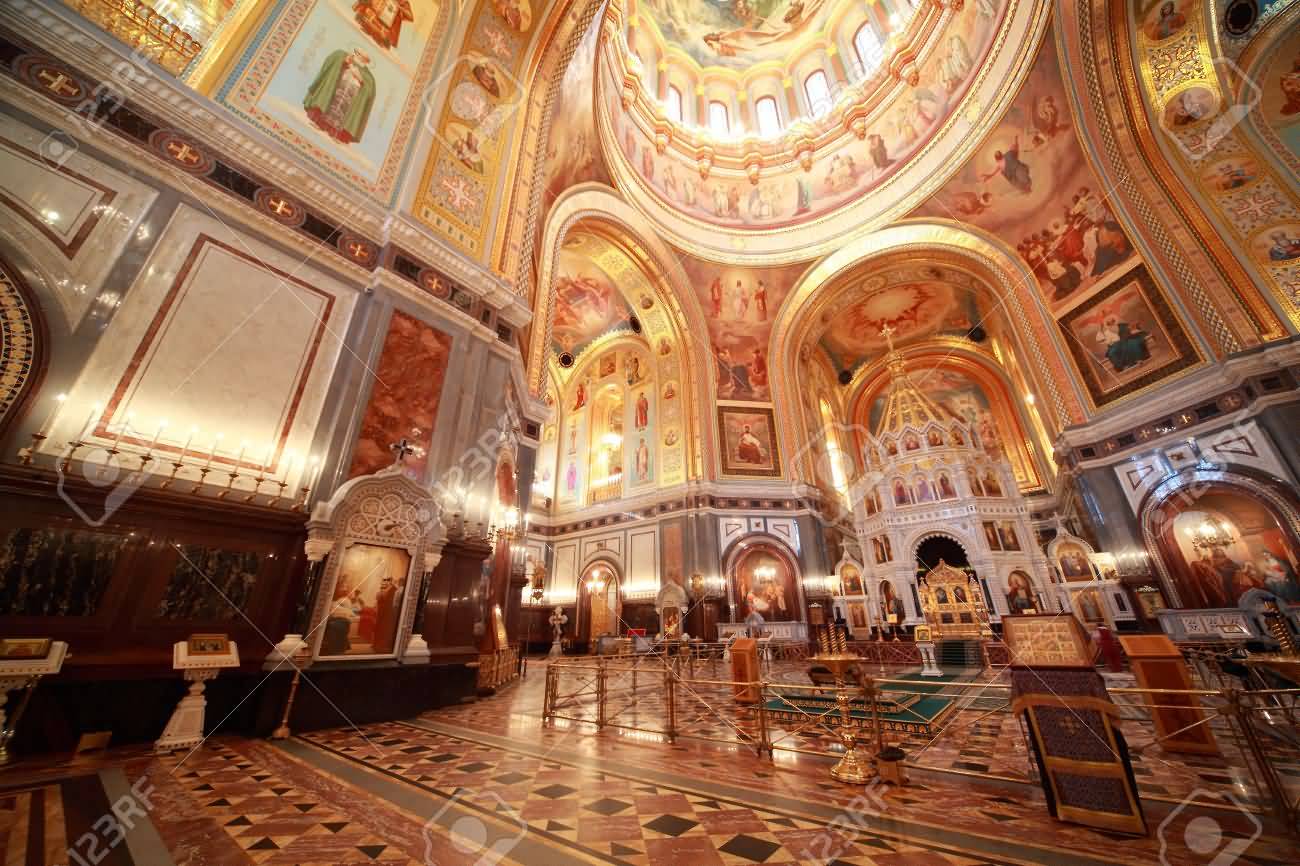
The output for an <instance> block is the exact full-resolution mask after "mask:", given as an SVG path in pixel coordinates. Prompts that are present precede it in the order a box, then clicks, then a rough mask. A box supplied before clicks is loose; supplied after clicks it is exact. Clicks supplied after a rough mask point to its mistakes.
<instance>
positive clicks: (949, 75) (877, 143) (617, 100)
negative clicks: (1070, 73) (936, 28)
mask: <svg viewBox="0 0 1300 866" xmlns="http://www.w3.org/2000/svg"><path fill="white" fill-rule="evenodd" d="M739 5H740V6H742V7H743V6H750V5H751V4H748V3H745V4H739ZM682 8H683V9H685V7H682ZM700 8H701V9H706V10H708V13H706V14H711V13H712V12H714V11H717V12H718V14H719V15H727V14H731V13H730V12H727V11H722V10H728V9H729V8H730V7H727V6H722V5H715V4H706V5H705V6H704V7H700ZM787 8H791V7H787ZM1004 12H1005V7H1004V6H1003V4H1001V3H998V2H987V3H983V2H981V3H972V4H966V5H964V6H962V7H961V9H960V10H957V11H955V12H954V13H953V17H952V18H951V19H949V22H948V24H947V25H946V26H947V30H946V31H945V34H946V35H945V36H944V38H943V39H942V42H941V45H940V46H939V47H938V49H937V50H935V51H931V52H928V53H927V55H926V57H925V59H924V60H923V61H922V64H921V68H920V70H919V71H918V83H917V84H916V86H910V87H907V88H906V89H905V92H904V93H903V94H901V95H900V96H899V97H898V98H897V99H896V100H894V102H893V103H891V104H890V105H889V107H888V108H886V109H884V110H883V111H882V112H880V113H877V114H876V116H875V117H874V118H873V120H872V121H871V123H870V125H869V128H868V130H867V131H866V133H865V134H864V137H863V138H862V139H859V138H858V137H857V136H853V135H845V136H841V137H840V138H839V139H838V140H837V141H836V142H835V143H833V144H831V145H829V146H827V147H825V148H823V149H821V150H820V151H819V152H818V153H816V154H815V155H814V157H813V159H812V163H811V167H810V168H809V169H808V170H804V169H803V168H802V167H801V166H799V165H798V164H797V163H790V164H789V165H788V166H783V167H780V168H777V169H775V170H774V169H773V168H769V169H768V170H767V171H765V172H763V173H762V176H761V177H760V179H759V181H758V182H757V183H751V182H750V181H749V179H748V178H747V177H745V176H743V175H740V174H739V173H734V174H733V173H724V172H714V173H713V174H712V175H711V176H709V177H708V178H704V179H701V178H700V177H699V175H698V172H697V168H696V165H695V161H694V158H690V159H688V158H687V156H686V155H685V154H684V153H681V152H678V151H676V150H674V149H672V148H670V149H669V150H668V151H667V152H665V153H663V154H660V153H658V152H657V150H656V147H655V143H654V141H653V136H652V134H650V133H649V132H648V131H647V130H645V129H644V128H642V127H641V126H640V125H638V124H637V123H636V122H635V121H633V119H632V118H631V117H630V116H629V115H628V114H627V112H626V111H625V110H624V108H623V106H622V102H621V99H622V82H621V81H619V80H615V79H614V78H613V77H612V76H613V74H614V73H613V66H614V65H615V64H613V63H606V64H604V67H605V69H606V72H605V76H604V77H603V78H602V79H601V84H600V86H601V88H602V89H603V94H602V96H603V100H604V106H605V109H606V111H605V114H606V116H607V117H608V118H610V120H611V124H610V129H609V132H610V134H611V135H612V137H613V139H614V140H615V141H616V142H617V148H618V150H619V151H620V152H621V156H622V158H623V159H624V160H626V163H627V165H628V167H629V168H630V169H631V170H632V171H633V172H635V173H637V174H638V175H639V176H640V179H641V180H642V181H643V182H644V183H645V184H646V186H647V187H649V188H650V189H651V190H652V191H653V192H654V193H655V194H656V195H658V196H659V197H660V198H661V199H662V200H663V201H665V202H666V203H668V204H669V205H671V206H672V207H674V208H675V209H677V210H678V211H681V212H682V213H684V214H686V215H688V216H691V217H695V218H698V219H703V220H706V221H708V222H711V223H716V224H720V225H725V226H728V227H734V228H755V229H758V228H763V229H769V228H778V227H781V226H788V225H795V224H799V223H804V222H807V221H810V220H813V219H815V218H817V217H819V216H822V215H825V214H827V213H829V212H831V211H833V210H835V209H837V208H839V207H842V206H844V205H847V204H849V203H851V202H854V201H856V200H858V199H860V198H861V197H862V196H863V194H864V193H866V192H867V191H868V190H870V189H873V188H875V187H878V186H880V185H881V184H883V183H884V182H885V181H887V180H888V179H889V178H890V177H891V176H892V175H894V174H896V173H897V172H898V171H900V170H901V169H902V168H903V166H904V164H905V163H907V162H908V161H909V160H910V159H911V157H912V156H913V155H914V154H916V153H917V152H918V151H920V150H921V149H922V148H923V147H924V146H925V145H926V144H927V142H928V141H929V140H930V138H931V136H932V135H933V133H934V132H935V131H936V130H938V129H940V128H941V127H942V125H943V124H944V122H945V121H946V120H947V119H948V117H949V115H950V114H951V113H952V112H953V111H954V110H955V109H956V107H957V105H958V104H959V103H960V102H961V99H962V97H964V96H965V94H966V91H967V89H968V87H969V85H970V82H971V81H972V80H973V79H974V77H975V74H976V72H977V71H978V70H979V68H980V62H981V61H982V60H983V59H984V58H985V57H986V56H987V55H988V53H989V50H990V48H991V47H992V37H993V35H994V34H995V33H996V31H997V28H998V26H1000V23H1001V20H1002V16H1003V13H1004ZM683 14H684V15H685V14H687V13H685V12H683ZM698 14H699V13H697V9H696V7H691V9H690V11H689V18H690V20H691V21H693V22H694V23H692V24H687V25H685V27H686V28H687V32H695V30H696V29H697V28H698V27H699V26H702V24H701V19H700V18H699V17H698ZM804 14H805V16H806V14H807V9H806V7H805V9H804ZM708 34H713V35H717V36H718V37H719V39H723V40H725V39H726V38H727V35H726V34H725V33H719V32H717V31H714V30H710V31H706V32H703V33H700V34H699V38H700V41H701V43H702V42H703V38H704V36H705V35H708ZM692 38H693V37H692ZM706 50H712V49H707V46H706ZM715 53H716V52H715ZM737 60H738V61H740V62H741V63H742V65H745V66H748V65H749V64H751V63H752V62H753V60H752V59H751V58H750V57H747V56H742V55H737ZM1062 105H1064V103H1062ZM822 123H825V121H822ZM736 138H737V140H739V136H737V137H736ZM612 143H613V142H611V144H612ZM725 145H726V142H724V146H725ZM611 158H615V159H616V158H618V156H617V155H615V156H612V157H611ZM1094 188H1095V187H1094Z"/></svg>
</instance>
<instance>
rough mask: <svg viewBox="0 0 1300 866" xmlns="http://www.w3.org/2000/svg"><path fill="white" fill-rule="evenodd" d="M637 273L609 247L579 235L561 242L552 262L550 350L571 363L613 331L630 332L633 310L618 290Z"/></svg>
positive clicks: (603, 240)
mask: <svg viewBox="0 0 1300 866" xmlns="http://www.w3.org/2000/svg"><path fill="white" fill-rule="evenodd" d="M629 267H635V265H634V264H633V263H632V262H631V260H630V258H629V257H628V254H627V252H626V251H624V250H623V249H621V248H620V247H619V246H617V245H616V244H614V243H613V242H612V241H610V240H608V239H606V238H605V237H602V236H600V235H597V234H594V233H592V232H589V231H584V230H582V229H578V230H575V231H572V232H570V233H569V234H568V235H566V236H565V238H564V241H563V242H562V244H561V247H560V253H559V256H558V257H557V261H556V269H555V282H554V286H553V289H552V291H554V293H555V300H554V303H553V306H552V309H551V344H552V346H553V348H554V351H555V353H556V354H557V355H558V354H560V353H564V352H567V353H569V354H571V355H573V356H574V357H577V356H578V355H580V354H582V351H583V350H584V349H586V348H587V347H588V346H590V345H591V344H592V342H593V341H595V340H596V339H598V338H599V337H602V336H604V335H606V334H612V333H614V332H616V331H627V332H629V333H630V332H631V330H632V325H631V318H632V308H631V306H629V304H628V302H627V300H626V299H625V298H624V297H623V293H622V291H621V290H620V288H619V283H620V277H621V276H622V275H623V274H624V273H625V272H626V270H627V269H628V268H629Z"/></svg>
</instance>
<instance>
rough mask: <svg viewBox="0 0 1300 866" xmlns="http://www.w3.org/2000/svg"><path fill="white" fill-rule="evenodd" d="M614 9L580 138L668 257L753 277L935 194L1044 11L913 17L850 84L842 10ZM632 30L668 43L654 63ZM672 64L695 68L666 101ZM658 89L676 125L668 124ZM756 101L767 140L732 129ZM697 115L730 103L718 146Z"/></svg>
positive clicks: (741, 126) (812, 6)
mask: <svg viewBox="0 0 1300 866" xmlns="http://www.w3.org/2000/svg"><path fill="white" fill-rule="evenodd" d="M629 4H634V0H610V6H609V10H608V11H607V13H606V20H605V25H604V29H605V32H606V34H607V38H605V39H602V40H601V42H600V45H599V47H598V50H597V58H596V75H595V79H596V80H595V84H596V121H597V129H598V134H599V137H600V139H601V143H602V150H603V152H604V154H605V158H606V161H607V163H608V169H609V172H610V175H611V177H612V180H613V182H614V185H615V186H617V187H618V189H619V190H620V191H621V192H622V193H623V194H624V195H625V196H626V197H627V198H628V199H629V200H630V201H632V203H633V204H635V205H637V207H638V208H639V209H640V210H642V211H643V212H644V213H645V214H646V215H647V216H648V217H649V218H650V219H651V220H652V222H654V223H655V225H656V228H658V229H659V230H660V231H661V233H662V234H663V236H664V237H665V239H667V240H669V241H670V242H671V243H673V244H674V245H675V246H678V247H680V248H681V249H683V250H684V251H687V252H689V253H691V254H693V255H697V256H700V257H703V258H707V259H713V260H719V259H726V258H728V257H732V256H735V255H737V254H743V255H745V256H746V259H747V260H748V261H749V262H750V263H751V264H756V265H775V264H786V263H790V262H794V261H799V260H807V259H809V258H810V257H815V256H819V255H823V254H825V253H828V252H830V251H831V250H833V249H835V248H836V247H838V246H840V245H842V244H843V243H845V242H846V241H847V240H848V239H850V238H852V237H856V236H859V235H862V234H864V233H866V232H869V231H871V230H873V229H875V228H878V227H879V226H881V225H884V224H886V223H887V222H889V221H891V220H893V219H895V218H897V217H900V216H902V215H903V214H905V213H906V212H907V211H908V210H911V209H912V208H914V207H915V206H916V205H918V204H919V203H920V202H921V201H923V200H924V198H925V197H926V196H928V195H929V194H931V193H932V192H934V191H935V190H936V189H937V188H938V187H939V186H941V185H942V184H943V182H944V181H946V180H947V179H948V177H949V175H951V173H952V172H953V171H955V170H956V169H957V168H959V167H960V166H961V165H962V163H963V162H964V161H965V160H966V158H967V157H968V156H969V154H970V153H971V152H972V151H973V150H974V148H975V147H977V146H978V145H979V143H980V142H981V141H982V140H983V139H984V137H985V136H986V135H987V133H988V132H989V131H990V130H991V129H992V127H993V125H994V124H995V123H996V120H997V118H998V116H999V115H1000V114H1001V112H1002V110H1003V108H1004V107H1005V105H1006V104H1007V103H1008V102H1009V101H1010V100H1011V98H1012V97H1013V96H1014V94H1015V92H1016V90H1017V86H1018V84H1019V82H1020V81H1021V80H1022V79H1023V77H1024V75H1025V74H1026V72H1027V71H1028V67H1029V65H1030V62H1031V61H1032V58H1033V55H1034V52H1035V50H1036V48H1037V46H1038V43H1039V41H1040V37H1041V35H1042V33H1043V32H1044V29H1045V27H1046V22H1047V17H1048V10H1049V6H1048V4H1042V3H1009V2H1005V0H986V2H975V3H945V4H943V5H936V4H919V5H918V6H917V7H916V8H915V11H914V12H913V13H911V17H910V19H908V20H902V19H901V17H900V18H899V25H898V26H899V27H900V28H901V29H899V30H898V31H897V32H893V33H888V32H886V38H885V39H884V40H883V42H884V44H883V45H882V46H881V50H882V52H883V59H882V60H881V61H880V63H879V65H878V67H876V68H874V69H864V64H860V63H858V62H857V61H856V60H854V59H853V58H854V57H856V56H857V55H856V51H857V49H856V47H855V45H854V34H855V32H856V28H858V27H859V25H858V24H857V23H845V22H856V21H861V20H862V14H861V9H862V7H861V6H860V5H854V4H844V3H840V2H837V0H820V2H818V0H803V2H802V3H800V2H799V0H795V2H793V3H791V2H788V0H731V2H728V3H717V2H703V3H697V4H689V5H688V4H686V3H685V2H683V0H641V2H639V3H636V4H635V5H634V10H635V11H634V13H633V14H632V17H631V18H630V19H625V16H627V15H629V14H630V13H629V12H628V10H627V8H625V7H626V6H628V5H629ZM904 8H905V7H904ZM846 9H852V10H853V14H855V15H857V16H858V17H857V18H856V19H850V18H844V17H843V15H845V14H848V13H847V12H846V11H845V10H846ZM841 25H843V26H841ZM883 29H886V30H887V26H886V27H884V28H883ZM648 31H654V32H655V33H657V34H659V35H661V36H662V37H663V38H664V39H665V40H668V42H669V44H670V45H669V50H668V52H667V54H666V55H664V56H660V57H649V56H646V57H641V56H640V55H647V54H650V53H651V52H650V51H649V50H647V45H657V43H656V42H654V41H653V40H651V41H650V42H647V37H644V36H643V34H644V33H646V32H648ZM841 31H843V32H841ZM631 44H635V45H637V46H639V53H634V52H633V50H632V48H630V47H629V46H630V45H631ZM678 55H685V56H687V57H689V58H690V61H691V64H692V65H696V64H698V67H697V69H696V73H695V77H694V78H689V79H687V81H688V82H694V84H693V85H692V86H681V85H683V81H682V79H681V78H680V76H681V75H683V74H686V73H683V72H680V70H678V67H679V66H680V62H679V61H680V57H679V56H678ZM674 70H678V71H674ZM700 70H702V71H700ZM742 70H743V71H742ZM818 71H820V72H823V73H825V75H826V77H827V78H828V79H829V80H830V82H831V85H830V89H831V93H830V98H831V104H830V105H829V108H826V107H822V108H819V109H818V110H817V111H815V112H814V111H812V110H810V108H809V106H810V105H811V98H810V97H807V94H804V93H802V92H799V93H796V91H800V89H801V88H802V89H804V90H806V89H807V80H808V77H809V76H810V75H814V74H815V73H816V72H818ZM769 73H770V74H771V75H772V76H773V78H774V80H775V81H776V82H777V84H775V85H774V86H773V87H774V89H773V90H771V91H769V90H765V88H766V87H768V84H767V83H766V81H765V79H764V77H763V76H764V75H767V74H769ZM675 75H676V76H678V77H676V78H674V77H673V76H675ZM863 75H865V77H862V76H863ZM792 81H793V85H791V82H792ZM670 83H671V84H672V86H673V87H675V88H676V89H677V90H678V91H679V92H680V93H681V94H685V95H686V101H687V102H688V103H689V105H688V108H689V111H688V112H687V113H688V114H689V113H691V112H693V113H694V116H695V121H694V122H688V121H689V120H690V119H689V118H688V119H687V120H686V121H684V120H681V119H671V118H670V117H669V116H668V113H667V108H666V104H665V102H664V101H663V100H664V93H665V92H666V91H667V87H668V85H669V84H670ZM724 85H725V86H726V87H730V88H731V89H732V91H733V92H732V93H731V96H727V94H726V93H724V92H722V91H720V90H719V88H720V87H723V86H724ZM791 87H793V90H792V89H791ZM765 95H770V96H773V98H775V99H776V100H777V103H778V104H779V105H780V109H779V111H780V114H781V129H780V132H779V134H776V135H770V134H769V135H766V136H762V135H759V133H758V132H757V131H756V129H755V126H756V122H755V121H754V120H753V119H752V117H751V116H750V115H751V113H752V109H751V108H750V106H753V105H755V104H756V102H757V100H758V99H761V98H763V97H764V96H765ZM806 97H807V98H806ZM706 102H708V103H713V102H720V103H722V104H728V103H729V104H730V111H731V115H730V116H731V117H732V118H733V120H732V122H731V124H732V125H731V126H730V127H729V131H728V132H727V133H726V134H720V133H719V131H718V130H717V129H704V128H702V127H700V126H699V125H698V118H699V116H700V115H701V114H702V113H703V112H704V108H705V104H706ZM769 132H770V129H769Z"/></svg>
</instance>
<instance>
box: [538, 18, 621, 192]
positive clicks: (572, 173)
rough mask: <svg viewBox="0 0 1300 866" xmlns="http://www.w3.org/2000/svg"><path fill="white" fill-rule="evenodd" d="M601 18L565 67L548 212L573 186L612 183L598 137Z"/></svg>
mask: <svg viewBox="0 0 1300 866" xmlns="http://www.w3.org/2000/svg"><path fill="white" fill-rule="evenodd" d="M599 38H600V26H599V22H597V21H593V22H592V23H591V25H590V26H589V27H588V29H587V33H586V35H584V36H583V37H582V41H581V42H579V43H578V48H577V51H575V52H574V55H573V59H572V60H570V61H569V65H568V66H567V67H566V68H565V70H564V78H563V80H562V81H561V82H560V87H559V90H558V91H557V93H556V96H555V105H554V107H553V108H552V110H551V123H550V126H549V127H548V128H547V131H546V191H545V193H544V196H545V198H544V200H543V202H542V213H543V214H545V213H546V212H547V211H548V210H549V209H550V207H551V205H552V204H554V202H555V200H556V199H557V198H558V197H559V196H560V195H561V194H562V193H563V192H564V191H565V190H566V189H568V188H569V187H571V186H574V185H576V184H580V183H586V182H588V181H596V182H599V183H604V184H609V183H610V178H609V171H608V170H607V169H606V168H605V160H604V157H603V156H602V155H601V152H600V141H599V139H598V138H597V137H596V116H595V111H594V109H595V95H594V89H595V86H596V83H595V78H594V76H595V74H596V45H597V42H598V41H599Z"/></svg>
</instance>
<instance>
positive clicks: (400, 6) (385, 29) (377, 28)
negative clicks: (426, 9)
mask: <svg viewBox="0 0 1300 866" xmlns="http://www.w3.org/2000/svg"><path fill="white" fill-rule="evenodd" d="M352 11H353V12H355V13H356V16H357V26H358V27H360V28H361V32H363V33H365V34H366V35H367V36H369V37H370V38H371V39H373V40H375V41H376V42H378V43H379V44H380V46H382V47H384V48H395V47H397V41H398V38H399V37H400V36H401V33H402V22H403V21H415V16H414V15H412V14H411V4H410V2H409V0H357V2H356V3H354V4H352Z"/></svg>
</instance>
